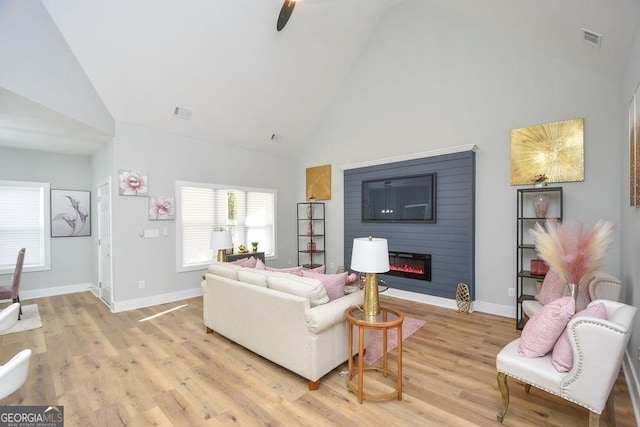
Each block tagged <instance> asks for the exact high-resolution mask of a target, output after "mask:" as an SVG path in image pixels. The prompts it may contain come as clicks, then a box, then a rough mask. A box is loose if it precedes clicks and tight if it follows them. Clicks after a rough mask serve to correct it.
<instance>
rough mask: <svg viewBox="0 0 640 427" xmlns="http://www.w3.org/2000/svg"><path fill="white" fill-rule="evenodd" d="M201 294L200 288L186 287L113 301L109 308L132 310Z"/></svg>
mask: <svg viewBox="0 0 640 427" xmlns="http://www.w3.org/2000/svg"><path fill="white" fill-rule="evenodd" d="M199 296H202V288H201V287H200V286H198V287H197V288H192V289H186V290H184V291H178V292H170V293H168V294H161V295H153V296H150V297H147V298H138V299H133V300H127V301H120V302H114V303H113V307H112V309H111V311H112V312H114V313H119V312H121V311H128V310H134V309H136V308H144V307H151V306H153V305H160V304H167V303H170V302H175V301H181V300H184V299H189V298H195V297H199Z"/></svg>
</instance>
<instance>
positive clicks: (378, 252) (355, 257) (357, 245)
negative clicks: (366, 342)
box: [351, 236, 389, 318]
mask: <svg viewBox="0 0 640 427" xmlns="http://www.w3.org/2000/svg"><path fill="white" fill-rule="evenodd" d="M351 269H352V270H355V271H359V272H361V273H366V280H365V286H364V305H363V307H362V310H363V312H364V315H365V317H368V318H373V317H375V316H377V315H378V314H380V298H379V295H378V274H377V273H385V272H387V271H389V248H388V246H387V239H379V238H373V237H371V236H369V237H358V238H355V239H353V251H352V252H351Z"/></svg>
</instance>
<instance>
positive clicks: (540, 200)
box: [533, 193, 549, 218]
mask: <svg viewBox="0 0 640 427" xmlns="http://www.w3.org/2000/svg"><path fill="white" fill-rule="evenodd" d="M547 209H549V196H548V195H547V194H545V193H540V194H537V195H536V197H535V198H534V199H533V210H534V212H535V214H536V217H538V218H545V217H546V216H547Z"/></svg>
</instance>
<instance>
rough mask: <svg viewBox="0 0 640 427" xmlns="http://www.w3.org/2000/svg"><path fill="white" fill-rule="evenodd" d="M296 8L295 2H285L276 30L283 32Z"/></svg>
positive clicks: (287, 0) (286, 0)
mask: <svg viewBox="0 0 640 427" xmlns="http://www.w3.org/2000/svg"><path fill="white" fill-rule="evenodd" d="M295 6H296V1H295V0H285V2H284V4H283V5H282V9H280V15H278V23H277V24H276V29H277V30H278V31H282V29H283V28H284V26H285V25H287V21H289V17H290V16H291V13H292V12H293V8H294V7H295Z"/></svg>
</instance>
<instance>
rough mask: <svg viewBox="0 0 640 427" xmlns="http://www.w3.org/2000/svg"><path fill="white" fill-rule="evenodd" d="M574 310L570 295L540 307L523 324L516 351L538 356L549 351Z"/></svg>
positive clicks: (523, 354) (525, 355) (525, 354)
mask: <svg viewBox="0 0 640 427" xmlns="http://www.w3.org/2000/svg"><path fill="white" fill-rule="evenodd" d="M575 310H576V304H575V301H574V299H573V298H572V297H562V298H560V299H557V300H555V301H552V302H550V303H549V304H547V305H545V306H544V307H542V310H540V311H539V312H538V313H536V314H535V315H533V317H531V319H529V321H527V323H526V324H525V325H524V328H523V329H522V335H521V339H520V346H519V348H518V353H520V355H521V356H524V357H540V356H544V355H545V354H547V353H548V352H550V351H551V350H552V349H553V346H554V345H555V344H556V341H558V337H560V334H562V331H563V330H564V328H565V327H566V326H567V323H568V322H569V319H571V317H572V316H573V314H574V313H575Z"/></svg>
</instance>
